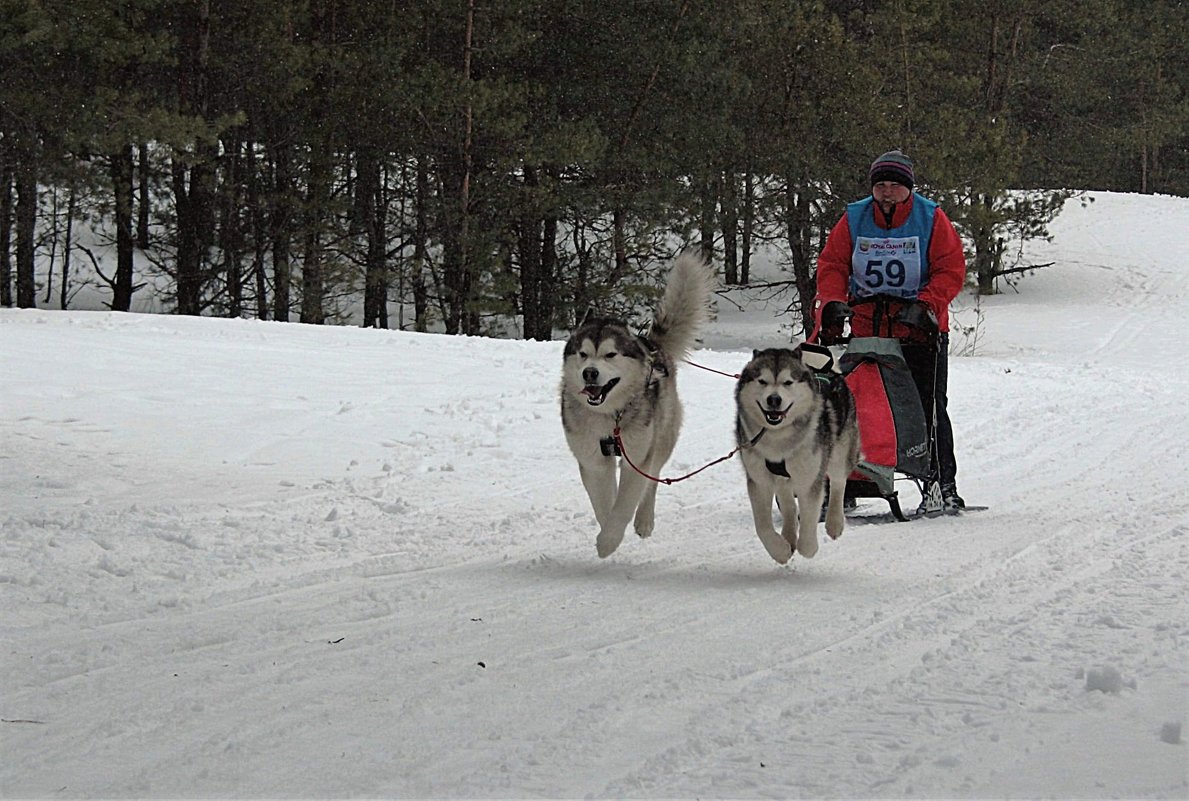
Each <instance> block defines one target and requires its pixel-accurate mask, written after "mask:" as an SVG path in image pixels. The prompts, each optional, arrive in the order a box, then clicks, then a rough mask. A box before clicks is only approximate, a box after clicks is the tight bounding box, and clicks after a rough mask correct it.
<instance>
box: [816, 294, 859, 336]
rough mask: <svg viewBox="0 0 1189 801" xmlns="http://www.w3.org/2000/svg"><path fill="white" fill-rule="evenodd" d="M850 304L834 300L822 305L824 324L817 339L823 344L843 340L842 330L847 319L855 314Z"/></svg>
mask: <svg viewBox="0 0 1189 801" xmlns="http://www.w3.org/2000/svg"><path fill="white" fill-rule="evenodd" d="M854 314H855V313H854V312H853V311H852V310H851V307H850V306H847V305H846V304H845V303H843V302H842V301H840V300H832V301H830V302H829V303H827V304H826V305H825V306H823V307H822V325H821V328H820V329H819V330H818V332H817V341H818V342H819V343H820V344H822V345H834V344H837V343H838V342H841V341H842V330H843V328H844V327H845V326H846V321H847V320H849V319H850V318H851V317H853V316H854Z"/></svg>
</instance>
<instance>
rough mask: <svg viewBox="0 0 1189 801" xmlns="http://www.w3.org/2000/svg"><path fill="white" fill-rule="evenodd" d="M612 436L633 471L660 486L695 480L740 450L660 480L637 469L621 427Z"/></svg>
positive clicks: (617, 427)
mask: <svg viewBox="0 0 1189 801" xmlns="http://www.w3.org/2000/svg"><path fill="white" fill-rule="evenodd" d="M611 436H612V437H614V438H615V447H616V448H618V449H619V453H620V455H621V456H623V460H624V461H625V462H627V463H628V464H629V465H631V468H632V469H633V470H635V471H636V472H637V473H639V474H640V475H642V476H644V477H645V478H646V479H648V480H649V481H655V482H656V483H658V484H676V483H677V482H678V481H685V480H686V479H687V478H693V477H694V476H696V475H697V474H698V473H701V472H702V471H703V470H705V469H706V468H708V467H714V465H716V464H718V463H719V462H725V461H726V460H727V459H730V458H731V457H732V456H734V455H735V454H737V453H738V452H739V448H735V450H733V451H731V452H730V453H728V454H727V455H726V456H720V457H718V458H717V459H715V460H714V461H713V462H710V463H709V464H704V465H702V466H701V467H699V468H698V469H697V470H695V471H693V472H692V473H686V474H685V475H684V476H678V477H677V478H659V477H657V476H651V475H649V474H648V473H645V472H644V471H643V470H641V469H640V468H638V467H636V463H635V462H633V461H632V457H630V456H628V452H627V449H626V448H624V447H623V438H622V437H621V436H620V435H619V426H616V427H615V430H614V431H612V432H611ZM740 447H742V446H740Z"/></svg>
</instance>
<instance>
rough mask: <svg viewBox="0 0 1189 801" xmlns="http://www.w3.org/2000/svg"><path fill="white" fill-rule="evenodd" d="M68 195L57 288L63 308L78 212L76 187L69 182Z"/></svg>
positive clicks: (67, 296)
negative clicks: (60, 270) (60, 274)
mask: <svg viewBox="0 0 1189 801" xmlns="http://www.w3.org/2000/svg"><path fill="white" fill-rule="evenodd" d="M69 191H70V197H69V199H68V200H67V201H66V237H65V241H64V242H63V243H62V287H61V289H59V296H58V304H59V306H60V307H61V308H62V309H63V310H65V309H66V304H67V303H69V302H70V257H71V254H73V253H74V217H75V215H76V214H77V213H78V189H77V188H76V186H75V183H74V181H71V182H70V189H69Z"/></svg>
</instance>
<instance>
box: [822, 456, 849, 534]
mask: <svg viewBox="0 0 1189 801" xmlns="http://www.w3.org/2000/svg"><path fill="white" fill-rule="evenodd" d="M828 475H829V479H830V502H829V506H828V507H827V508H826V534H828V535H829V536H830V539H832V540H836V539H838V538H839V537H841V536H842V529H843V527H844V526H845V525H846V511H845V508H844V506H843V503H844V497H845V495H846V477H847V476H848V475H850V467H848V466H846V465H841V466H840V467H839V468H838V469H834V466H833V465H831V469H830V472H829V474H828Z"/></svg>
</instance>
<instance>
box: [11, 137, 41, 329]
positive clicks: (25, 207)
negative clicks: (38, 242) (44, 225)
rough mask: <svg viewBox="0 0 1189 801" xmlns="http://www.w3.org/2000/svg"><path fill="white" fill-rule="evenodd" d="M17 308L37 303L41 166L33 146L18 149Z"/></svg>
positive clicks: (26, 307) (28, 307)
mask: <svg viewBox="0 0 1189 801" xmlns="http://www.w3.org/2000/svg"><path fill="white" fill-rule="evenodd" d="M16 187H17V208H16V218H17V225H16V232H17V247H16V251H17V307H18V308H21V309H32V308H34V307H35V306H36V305H37V299H36V297H34V295H35V293H36V291H37V290H36V280H35V278H34V274H33V269H34V263H33V261H34V255H33V251H34V237H35V236H36V229H37V168H36V165H35V164H34V162H33V154H32V152H31V149H30V148H20V149H19V150H18V151H17V162H16Z"/></svg>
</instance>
